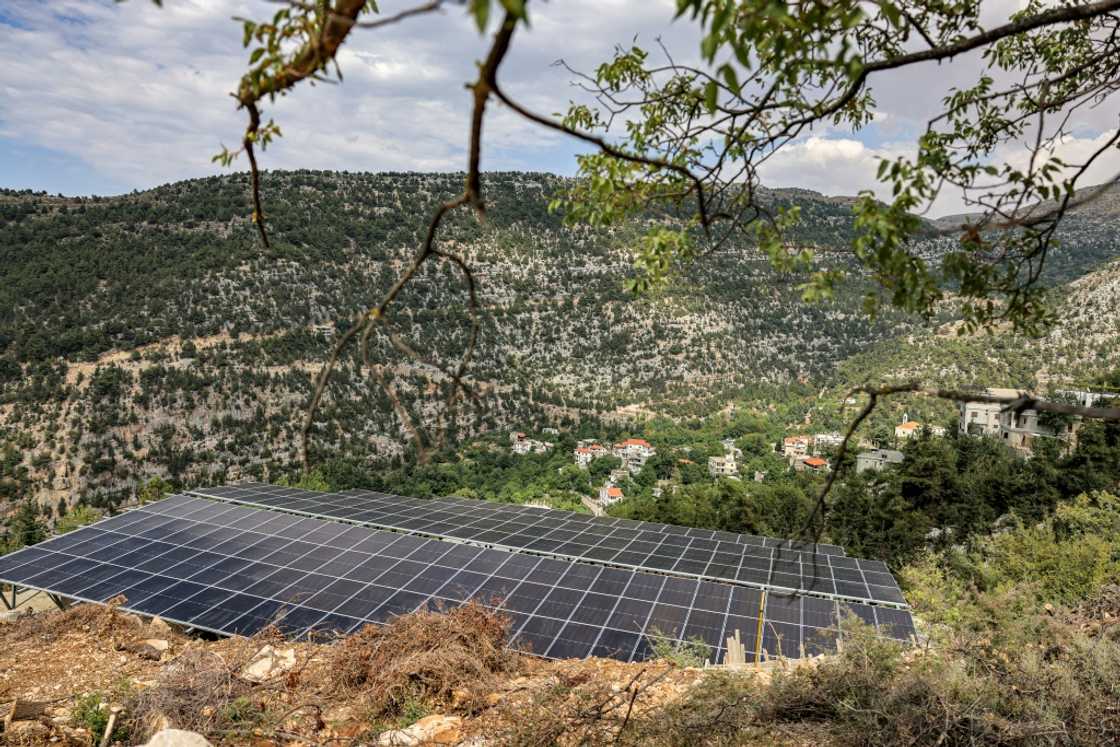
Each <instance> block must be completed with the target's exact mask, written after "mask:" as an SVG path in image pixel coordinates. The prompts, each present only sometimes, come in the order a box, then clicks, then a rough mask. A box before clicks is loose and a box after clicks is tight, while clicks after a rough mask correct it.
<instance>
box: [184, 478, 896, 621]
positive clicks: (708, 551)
mask: <svg viewBox="0 0 1120 747" xmlns="http://www.w3.org/2000/svg"><path fill="white" fill-rule="evenodd" d="M192 493H194V494H196V495H203V496H208V497H213V498H217V499H219V500H224V501H229V502H233V503H239V504H244V505H251V506H257V507H261V508H272V509H279V510H282V511H289V512H292V513H297V514H300V515H304V516H315V517H322V518H329V519H336V520H341V521H347V522H353V523H356V524H361V525H364V526H370V527H377V528H382V529H392V530H394V531H401V532H411V533H414V534H418V535H423V536H432V537H440V538H450V539H456V540H459V541H464V542H470V543H472V544H476V545H480V546H483V547H496V548H503V549H509V550H517V551H529V552H533V553H538V554H542V555H547V556H551V557H557V558H563V559H566V560H577V561H582V562H591V563H599V564H603V565H611V566H619V567H624V568H631V569H636V570H646V571H657V572H659V573H667V574H673V575H680V576H687V577H690V578H700V579H706V580H712V581H718V582H721V583H731V584H738V585H745V586H752V587H755V588H765V589H774V590H782V591H792V592H800V593H805V594H813V595H820V596H823V597H826V598H829V599H838V600H843V601H857V602H869V603H875V604H888V605H896V606H905V605H906V600H905V598H904V597H903V595H902V591H901V589H899V587H898V582H897V581H895V579H894V576H892V575H891V573H890V571H889V569H888V568H887V566H886V564H885V563H883V562H882V561H878V560H862V559H858V558H849V557H846V556H844V555H836V554H824V553H816V552H811V551H807V550H796V549H792V548H790V547H785V546H777V545H776V546H772V547H768V546H764V545H754V544H746V543H743V542H736V541H728V540H721V539H717V538H715V537H714V536H712V535H713V534H714V533H713V531H712V530H695V531H697V532H699V533H700V535H699V536H697V535H695V534H690V532H693V531H694V530H693V529H691V528H688V527H671V525H667V524H645V523H643V522H627V523H620V522H624V521H625V520H620V519H608V520H606V521H597V520H596V517H591V516H588V515H586V514H578V513H575V512H572V511H554V510H548V509H539V508H532V507H528V506H520V505H511V504H498V503H491V502H487V501H476V500H467V499H462V498H433V499H420V498H407V497H403V496H394V495H387V494H384V493H375V492H372V491H365V490H350V491H345V492H342V493H320V492H315V491H306V490H300V489H297V488H288V487H281V486H274V485H264V484H259V483H250V484H246V485H227V486H220V487H211V488H199V489H197V490H194V491H192ZM647 526H648V527H653V528H646V527H647ZM666 527H671V529H672V530H673V531H669V530H668V529H665V528H666ZM678 530H679V531H678ZM724 534H730V533H724ZM730 536H734V537H740V538H741V537H744V536H747V535H730ZM775 542H779V541H778V540H775Z"/></svg>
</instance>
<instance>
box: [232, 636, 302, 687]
mask: <svg viewBox="0 0 1120 747" xmlns="http://www.w3.org/2000/svg"><path fill="white" fill-rule="evenodd" d="M295 665H296V650H295V649H294V648H281V649H278V648H274V647H272V646H271V645H268V646H264V647H263V648H261V649H260V650H259V651H257V653H256V654H254V655H253V658H252V659H251V660H250V661H249V663H248V664H246V665H245V666H244V667H243V668H242V669H241V677H242V678H243V679H246V680H249V681H250V682H258V683H259V682H264V681H266V680H270V679H272V678H273V677H278V676H279V675H282V674H284V673H285V672H288V671H289V670H291V669H293V668H295Z"/></svg>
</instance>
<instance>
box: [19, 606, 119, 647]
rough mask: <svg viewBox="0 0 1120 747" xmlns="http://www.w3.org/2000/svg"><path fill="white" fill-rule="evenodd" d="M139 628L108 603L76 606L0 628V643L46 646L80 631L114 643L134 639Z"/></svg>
mask: <svg viewBox="0 0 1120 747" xmlns="http://www.w3.org/2000/svg"><path fill="white" fill-rule="evenodd" d="M139 628H140V621H139V619H138V618H136V617H135V616H133V615H130V614H127V613H124V612H121V611H120V610H119V609H117V605H116V604H114V603H113V601H112V600H111V601H110V603H109V605H108V606H102V605H100V604H79V605H77V606H75V607H71V608H70V609H68V610H66V611H64V612H55V613H51V614H40V615H31V616H28V617H26V618H25V619H23V620H22V621H21V622H20V624H19V625H5V626H0V641H5V642H6V643H13V644H14V643H19V642H22V641H27V640H32V639H34V640H37V641H39V642H42V643H49V642H52V641H56V640H58V639H59V638H61V637H63V636H64V635H66V634H67V633H71V632H73V631H75V630H80V631H83V632H88V633H92V634H93V635H95V636H97V637H98V638H103V639H106V640H110V641H113V642H114V643H116V642H119V641H123V640H129V639H132V638H135V637H136V634H137V631H138V630H139Z"/></svg>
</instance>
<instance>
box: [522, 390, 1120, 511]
mask: <svg viewBox="0 0 1120 747" xmlns="http://www.w3.org/2000/svg"><path fill="white" fill-rule="evenodd" d="M1022 394H1023V393H1022V392H1020V391H1019V390H1016V389H1006V388H988V389H985V390H983V392H981V393H980V396H981V397H992V398H999V399H1002V400H1010V399H1015V398H1018V397H1020V396H1022ZM1050 396H1051V397H1052V398H1054V399H1056V400H1060V401H1068V402H1070V403H1075V404H1079V405H1081V406H1086V407H1088V406H1092V405H1094V404H1096V403H1098V402H1100V401H1101V400H1102V399H1104V398H1110V397H1113V396H1115V395H1110V394H1105V393H1101V392H1092V391H1082V390H1060V391H1056V392H1054V393H1053V394H1051V395H1050ZM957 410H958V412H957V431H958V433H959V435H960V436H970V437H977V438H981V437H987V438H993V439H996V440H998V441H1000V442H1001V443H1003V444H1005V445H1006V446H1007V448H1009V449H1011V450H1012V451H1013V452H1014V453H1015V454H1016V455H1018V456H1020V457H1022V458H1024V459H1029V458H1031V456H1032V455H1033V451H1034V448H1035V445H1036V444H1037V443H1038V442H1039V441H1040V440H1042V439H1049V440H1054V441H1057V442H1058V443H1059V444H1060V450H1061V451H1062V452H1063V453H1064V452H1068V451H1070V450H1072V449H1073V448H1075V447H1076V445H1077V432H1078V429H1079V426H1080V421H1079V419H1077V418H1073V417H1070V418H1062V417H1054V416H1050V417H1047V415H1046V414H1044V413H1039V412H1037V411H1035V410H1032V409H1022V410H1016V409H1014V408H1008V407H1007V406H1006V405H1005V404H1002V403H996V402H984V401H975V402H962V403H959V405H958V408H957ZM540 433H541V435H542V437H552V438H554V439H557V438H559V436H560V431H559V429H557V428H542V429H541V431H540ZM892 435H893V443H889V444H887V443H874V442H872V441H871V440H869V439H868V438H867V437H861V438H859V439H858V440H857V441H855V442H854V443H851V444H849V447H848V450H849V453H854V454H855V465H854V466H855V472H856V473H857V474H859V473H865V472H868V471H875V472H878V471H882V470H884V469H887V468H889V467H891V466H893V465H898V464H901V463H902V462H903V461H904V460H905V459H906V456H905V454H904V453H903V451H902V450H901V449H902V448H903V446H904V445H905V444H906V442H908V441H910V440H912V439H916V438H919V437H930V438H942V437H944V436H945V435H946V428H945V427H944V426H940V425H936V424H931V423H923V422H920V421H918V420H913V419H911V418H910V417H909V416H906V415H904V416H903V418H902V419H901V422H899V423H897V424H896V425H895V426H894V428H893V434H892ZM843 441H844V436H843V435H842V434H841V433H839V432H837V431H827V432H819V433H803V434H794V435H788V436H784V437H783V438H782V440H781V441H780V442H779V443H777V444H775V446H774V453H775V454H776V455H779V456H780V457H781V458H782V460H783V461H784V462H785V464H786V467H787V469H788V470H790V471H792V472H795V473H805V474H808V475H814V474H816V475H826V474H828V473H829V472H830V471H831V470H832V469H833V461H832V460H833V458H834V457H835V455H836V452H837V450H838V449H839V448H840V446H841V444H842V443H843ZM720 445H721V447H722V451H723V453H722V454H717V455H712V456H708V457H707V475H708V476H709V477H710V478H712V479H715V480H719V479H727V480H735V481H739V480H742V479H744V475H743V474H741V473H742V471H743V470H744V464H743V450H742V449H741V448H739V446H737V445H736V439H734V438H724V439H721V441H720ZM555 447H556V442H555V440H552V441H546V440H543V438H541V439H537V438H531V437H529V436H528V435H527V434H526V433H524V432H521V431H514V432H511V433H510V450H511V451H512V453H514V454H518V455H527V454H546V453H548V452H550V451H552V450H553V449H554V448H555ZM685 451H689V449H685ZM656 454H657V449H656V448H655V447H654V446H653V445H652V444H651V443H650V442H649V441H647V440H645V439H643V438H636V437H632V438H626V439H623V440H621V441H619V442H617V443H614V444H610V445H604V444H603V443H600V442H599V441H598V440H596V439H592V438H584V439H580V440H578V441H577V443H576V446H575V449H574V450H573V451H572V459H573V463H574V464H575V465H576V466H577V467H579V468H580V469H581V470H584V471H587V470H589V469H590V467H591V465H592V463H593V462H594V461H595V460H596V459H601V458H605V457H613V458H615V459H617V460H618V466H617V467H614V468H613V469H611V471H610V472H609V474H607V475H606V477H605V478H604V479H603V482H602V484H601V485H599V486H598V489H597V492H595V493H594V494H593V495H586V496H583V498H582V503H583V505H584V506H585V507H586V508H587V509H588V510H590V511H591V512H592V513H595V514H597V515H602V514H605V513H606V510H607V509H608V508H610V507H611V506H614V505H616V504H618V503H620V502H621V501H623V500H625V499H626V498H627V495H626V494H625V492H624V487H625V483H626V482H627V481H628V480H630V479H631V478H633V477H634V476H636V475H637V474H638V473H639V472H641V470H642V468H643V467H644V466H645V465H646V463H647V462H648V461H649V459H650V458H651V457H653V456H654V455H656ZM677 461H678V462H679V464H680V465H693V464H695V463H694V462H693V461H692V460H691V459H687V458H680V459H678V460H677ZM767 474H768V472H767V471H764V470H754V471H753V473H752V474H750V475H749V476H748V479H750V480H753V481H755V482H762V481H763V480H765V479H766V477H767ZM666 489H669V490H675V489H676V486H675V485H672V484H671V481H670V480H666V479H659V480H657V483H656V485H655V486H654V487H652V488H651V492H652V495H653V497H654V498H658V497H660V496H661V494H662V492H663V491H664V490H666Z"/></svg>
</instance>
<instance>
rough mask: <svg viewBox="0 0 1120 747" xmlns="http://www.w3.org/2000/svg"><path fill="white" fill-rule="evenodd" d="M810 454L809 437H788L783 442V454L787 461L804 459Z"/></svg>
mask: <svg viewBox="0 0 1120 747" xmlns="http://www.w3.org/2000/svg"><path fill="white" fill-rule="evenodd" d="M808 453H809V437H808V436H787V437H786V438H785V439H784V440H783V441H782V454H784V455H785V456H786V458H787V459H789V460H791V463H792V460H794V459H796V458H797V457H803V456H805V455H806V454H808Z"/></svg>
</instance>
